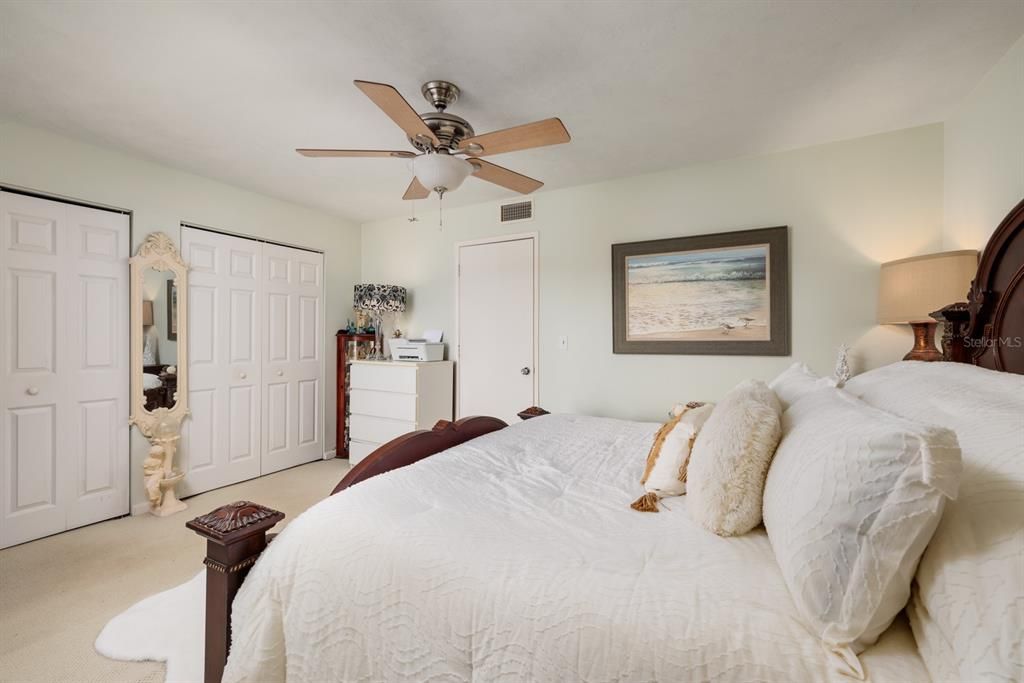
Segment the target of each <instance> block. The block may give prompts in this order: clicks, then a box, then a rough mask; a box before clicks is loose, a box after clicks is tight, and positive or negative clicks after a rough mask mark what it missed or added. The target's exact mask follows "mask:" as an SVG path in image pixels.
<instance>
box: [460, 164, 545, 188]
mask: <svg viewBox="0 0 1024 683" xmlns="http://www.w3.org/2000/svg"><path fill="white" fill-rule="evenodd" d="M468 161H469V163H471V164H473V167H474V168H475V169H476V170H475V171H473V175H474V176H476V177H477V178H479V179H480V180H486V181H487V182H489V183H494V184H495V185H501V186H502V187H505V188H508V189H510V190H515V191H516V192H518V193H519V194H530V193H531V192H533V191H534V190H537V189H540V188H541V187H543V186H544V183H542V182H541V181H539V180H534V179H533V178H531V177H529V176H525V175H523V174H522V173H516V172H515V171H510V170H508V169H507V168H503V167H501V166H498V165H497V164H492V163H491V162H489V161H484V160H483V159H468Z"/></svg>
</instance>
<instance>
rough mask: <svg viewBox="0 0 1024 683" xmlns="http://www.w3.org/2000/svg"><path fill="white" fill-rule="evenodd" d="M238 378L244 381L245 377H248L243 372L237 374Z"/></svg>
mask: <svg viewBox="0 0 1024 683" xmlns="http://www.w3.org/2000/svg"><path fill="white" fill-rule="evenodd" d="M238 376H239V377H241V378H242V379H245V378H246V377H248V375H246V374H245V373H244V372H240V373H238Z"/></svg>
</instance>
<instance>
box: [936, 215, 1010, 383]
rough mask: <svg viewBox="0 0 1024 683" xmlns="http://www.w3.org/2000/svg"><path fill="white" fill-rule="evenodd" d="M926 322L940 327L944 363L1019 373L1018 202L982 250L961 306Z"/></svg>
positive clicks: (938, 314) (939, 313)
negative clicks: (942, 324)
mask: <svg viewBox="0 0 1024 683" xmlns="http://www.w3.org/2000/svg"><path fill="white" fill-rule="evenodd" d="M932 317H933V318H935V319H936V320H940V321H943V322H945V323H946V329H945V332H944V334H943V339H942V346H943V351H944V354H945V357H946V360H951V361H956V362H960V363H971V364H973V365H979V366H981V367H983V368H989V369H990V370H1001V371H1003V372H1013V373H1017V374H1024V200H1022V201H1021V202H1020V203H1019V204H1017V206H1016V207H1014V209H1013V210H1012V211H1011V212H1010V213H1009V214H1008V215H1007V216H1006V218H1004V219H1003V222H1002V223H1000V224H999V227H998V228H996V231H995V232H994V233H993V234H992V237H991V238H990V239H989V241H988V244H987V245H986V246H985V251H984V252H982V254H981V259H980V261H979V262H978V272H977V274H976V275H975V276H974V281H973V282H971V289H970V291H969V292H967V301H966V302H961V303H955V304H951V305H949V306H946V307H945V308H943V309H942V310H940V311H936V312H935V313H933V314H932Z"/></svg>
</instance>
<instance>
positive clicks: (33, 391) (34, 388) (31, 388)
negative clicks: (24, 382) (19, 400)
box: [25, 387, 39, 396]
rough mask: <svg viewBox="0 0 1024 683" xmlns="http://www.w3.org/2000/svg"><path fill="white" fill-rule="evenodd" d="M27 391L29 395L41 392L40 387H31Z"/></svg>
mask: <svg viewBox="0 0 1024 683" xmlns="http://www.w3.org/2000/svg"><path fill="white" fill-rule="evenodd" d="M25 393H26V394H28V395H29V396H37V395H38V394H39V387H29V388H28V389H26V390H25Z"/></svg>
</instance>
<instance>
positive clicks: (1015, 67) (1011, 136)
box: [943, 37, 1024, 250]
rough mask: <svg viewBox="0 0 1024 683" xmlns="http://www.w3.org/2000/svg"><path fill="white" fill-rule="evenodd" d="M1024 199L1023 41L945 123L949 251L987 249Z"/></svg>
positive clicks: (946, 240)
mask: <svg viewBox="0 0 1024 683" xmlns="http://www.w3.org/2000/svg"><path fill="white" fill-rule="evenodd" d="M1022 199H1024V37H1021V39H1020V40H1018V41H1017V43H1016V44H1015V45H1014V46H1013V47H1012V48H1010V50H1009V52H1007V53H1006V55H1005V56H1004V57H1003V58H1002V59H1001V60H1000V61H999V63H997V64H996V65H995V66H994V67H992V70H991V71H989V73H988V74H987V75H986V76H985V78H984V79H982V81H981V83H979V84H978V86H977V87H976V88H975V89H974V91H973V92H972V93H971V94H970V96H968V97H967V98H966V99H965V100H964V101H963V103H962V104H961V105H960V107H959V108H958V109H957V111H956V113H955V114H954V115H953V116H951V117H950V118H949V120H948V121H946V124H945V217H944V218H945V223H944V225H943V245H944V247H945V248H946V249H979V250H980V249H984V247H985V242H986V241H988V238H989V236H990V235H991V234H992V232H993V231H994V230H995V229H996V227H997V226H998V225H999V222H1000V221H1001V220H1002V219H1003V217H1004V216H1006V214H1008V213H1009V212H1010V209H1012V208H1013V207H1014V206H1016V205H1017V203H1018V202H1020V201H1021V200H1022Z"/></svg>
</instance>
